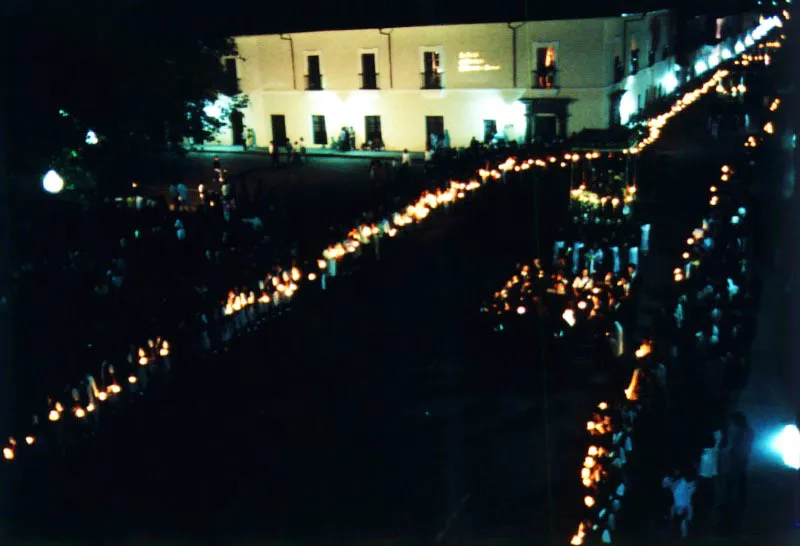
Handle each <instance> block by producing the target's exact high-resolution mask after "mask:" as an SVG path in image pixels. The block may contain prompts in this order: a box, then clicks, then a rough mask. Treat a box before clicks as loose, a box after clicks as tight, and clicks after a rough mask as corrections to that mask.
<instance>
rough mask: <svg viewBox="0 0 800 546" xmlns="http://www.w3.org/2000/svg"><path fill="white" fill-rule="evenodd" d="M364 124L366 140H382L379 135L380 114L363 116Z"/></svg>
mask: <svg viewBox="0 0 800 546" xmlns="http://www.w3.org/2000/svg"><path fill="white" fill-rule="evenodd" d="M364 125H365V129H366V131H364V134H365V135H366V137H367V142H372V143H373V144H376V143H378V142H380V141H382V140H383V137H382V136H381V117H380V116H364Z"/></svg>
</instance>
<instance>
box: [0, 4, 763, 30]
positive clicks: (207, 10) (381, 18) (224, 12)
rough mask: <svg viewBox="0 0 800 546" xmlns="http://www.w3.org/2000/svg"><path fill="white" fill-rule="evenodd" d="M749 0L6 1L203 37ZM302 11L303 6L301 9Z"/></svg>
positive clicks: (710, 7)
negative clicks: (144, 20) (121, 16)
mask: <svg viewBox="0 0 800 546" xmlns="http://www.w3.org/2000/svg"><path fill="white" fill-rule="evenodd" d="M753 3H754V2H749V1H748V0H705V1H703V0H694V1H692V0H605V1H598V2H587V1H586V0H558V1H547V2H543V1H540V0H527V6H526V1H525V0H513V1H511V2H504V3H499V2H485V1H484V2H466V1H464V0H405V1H403V2H376V1H374V0H351V1H349V2H333V1H330V0H307V1H305V2H302V3H300V4H294V5H293V4H290V3H278V2H276V3H272V2H264V1H263V0H239V1H238V2H235V3H220V2H212V1H211V0H115V1H114V2H108V1H100V0H73V1H72V2H69V3H65V2H61V1H60V0H45V1H42V0H36V1H30V0H28V1H26V0H5V1H4V2H0V13H4V12H5V13H8V12H12V13H13V12H21V11H31V10H35V12H36V13H37V14H44V13H48V14H53V13H55V12H59V17H60V18H62V19H61V20H63V17H81V18H89V19H92V20H94V21H96V22H97V24H103V22H104V20H106V19H108V16H109V14H110V13H111V12H112V11H116V12H121V11H126V10H129V9H133V10H135V11H140V13H142V12H144V13H146V14H147V15H146V17H148V18H150V19H152V20H154V21H155V20H156V19H158V20H160V21H161V22H164V20H167V21H174V22H175V24H176V25H181V26H182V27H183V28H184V29H186V28H187V27H189V28H192V29H194V30H196V31H197V32H201V33H208V32H213V33H220V34H226V35H241V34H269V33H278V32H300V31H305V30H333V29H345V28H375V27H386V28H390V27H399V26H416V25H436V24H458V23H478V22H504V21H521V20H536V19H539V20H542V19H560V18H572V17H604V16H615V15H620V14H621V13H623V12H628V13H633V12H637V11H643V10H644V11H647V10H653V9H659V8H665V7H672V8H679V9H681V10H685V11H690V12H691V11H715V10H716V9H717V7H718V9H722V10H724V11H736V10H737V9H739V10H741V9H742V8H743V6H747V5H752V4H753ZM295 6H296V7H295Z"/></svg>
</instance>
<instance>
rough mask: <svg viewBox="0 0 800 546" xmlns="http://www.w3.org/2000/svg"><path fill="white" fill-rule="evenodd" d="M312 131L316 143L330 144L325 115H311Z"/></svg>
mask: <svg viewBox="0 0 800 546" xmlns="http://www.w3.org/2000/svg"><path fill="white" fill-rule="evenodd" d="M311 132H312V133H313V137H314V144H319V145H321V146H325V145H327V144H328V131H327V130H326V128H325V116H311Z"/></svg>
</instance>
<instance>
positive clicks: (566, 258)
mask: <svg viewBox="0 0 800 546" xmlns="http://www.w3.org/2000/svg"><path fill="white" fill-rule="evenodd" d="M743 81H744V76H743V75H742V73H741V72H740V71H735V72H734V73H733V74H732V73H731V71H729V70H720V71H718V72H716V73H715V74H714V75H713V76H712V77H711V78H710V79H709V80H707V81H706V83H705V84H704V85H702V86H701V87H699V88H698V89H697V90H696V91H693V92H689V93H687V94H686V95H684V98H683V99H681V100H680V101H679V106H678V107H677V108H676V107H675V106H673V107H672V109H671V110H670V111H669V113H668V114H667V115H663V114H661V115H658V116H656V117H655V118H654V119H653V120H650V121H649V122H647V123H644V126H646V127H648V128H649V129H650V131H649V136H648V137H645V138H644V140H643V141H642V143H643V144H644V145H642V144H640V145H639V146H637V147H636V148H635V149H634V151H631V152H629V153H638V151H641V149H643V148H644V147H645V146H647V145H649V144H651V143H652V142H653V141H654V140H655V139H657V138H658V137H659V136H660V130H661V128H662V127H663V126H664V124H665V123H666V122H667V121H668V120H669V119H670V118H672V117H673V116H674V115H676V114H677V113H679V112H680V111H682V110H683V109H684V108H685V107H686V106H688V105H690V104H692V103H694V102H696V101H697V100H699V99H700V98H701V97H702V96H704V95H707V94H708V93H709V92H710V91H712V90H714V89H716V90H717V92H718V94H719V95H722V96H723V100H724V96H725V95H726V94H725V93H721V92H720V91H719V89H717V88H718V87H721V86H724V85H725V84H726V83H727V84H731V82H734V83H736V85H737V93H738V95H739V97H738V99H739V100H736V101H735V102H736V104H737V105H739V106H738V107H736V108H733V107H730V106H719V105H717V103H716V101H719V99H716V98H715V99H709V100H708V101H706V102H707V104H708V106H709V107H711V109H712V111H716V112H720V111H723V112H725V116H721V115H720V116H719V117H715V118H714V123H710V124H709V127H708V130H709V134H710V136H711V137H712V138H714V139H716V138H719V130H720V129H719V124H720V123H722V124H723V126H724V127H725V130H726V131H736V130H739V129H747V128H748V127H750V126H751V123H753V120H758V119H761V116H759V115H758V114H757V113H754V112H749V111H748V109H745V108H742V104H745V101H744V100H742V94H743V93H744V92H745V89H746V87H745V85H744V83H742V82H743ZM739 86H741V87H739ZM734 98H736V97H734ZM710 101H715V102H713V103H711V102H710ZM725 104H726V105H727V104H728V103H727V102H726V103H725ZM747 104H748V105H749V106H751V107H752V106H753V104H754V103H753V102H752V101H748V102H747ZM779 105H780V100H779V99H776V98H774V97H766V98H764V101H763V104H760V106H761V107H762V108H769V110H770V111H771V112H774V111H775V110H776V109H777V107H778V106H779ZM731 116H733V117H731ZM745 116H746V117H745ZM776 131H777V129H776V127H775V125H774V123H773V122H771V121H770V122H767V123H766V125H765V126H764V132H765V133H766V134H767V135H772V134H773V133H775V132H776ZM762 141H763V138H762V137H757V136H753V135H750V136H748V137H746V139H745V147H746V148H749V149H753V148H758V147H759V146H760V145H761V143H762ZM589 155H591V154H589ZM598 155H599V154H598ZM755 161H756V160H755V157H754V154H753V153H748V154H747V155H746V156H745V159H744V161H742V162H741V164H739V165H737V166H735V167H732V166H730V165H723V166H722V167H721V170H720V173H719V179H718V180H714V181H713V182H712V183H711V186H710V195H709V207H710V212H709V214H708V215H707V217H706V218H704V219H703V220H702V222H701V225H700V226H699V227H697V228H696V229H694V230H693V231H692V233H691V234H690V236H689V238H688V239H687V240H686V248H685V251H684V253H683V254H682V259H683V263H682V264H681V265H680V266H679V267H677V268H675V270H674V272H673V281H674V286H673V291H672V292H670V293H669V294H668V295H666V300H665V301H663V305H662V306H661V309H663V310H664V312H663V315H662V316H661V317H660V319H659V320H658V321H656V326H655V327H654V328H652V331H650V332H649V333H648V334H647V335H646V336H645V337H644V338H643V339H642V340H641V342H640V343H638V344H634V343H633V339H632V338H631V335H630V333H629V332H631V331H635V330H637V309H638V305H637V303H636V300H637V293H638V286H637V285H638V284H639V282H637V281H638V266H639V254H640V253H641V254H642V256H644V255H646V254H647V253H648V250H649V237H650V229H651V226H650V224H649V223H634V222H633V219H634V218H635V215H634V214H633V213H634V203H635V200H636V189H635V186H633V185H627V186H623V187H620V185H619V181H620V180H623V179H626V178H627V176H625V175H627V174H628V173H627V169H626V173H625V175H623V173H622V172H620V169H618V170H617V171H616V172H615V171H614V169H613V168H612V169H605V168H601V169H594V168H592V162H591V161H587V162H585V163H584V168H583V169H582V170H581V176H580V178H579V180H578V181H574V179H573V189H572V190H571V194H570V209H571V211H572V214H571V215H570V216H571V220H572V222H571V225H569V226H568V227H567V228H566V229H563V230H562V231H561V232H560V233H559V236H558V237H557V239H556V241H555V243H554V249H553V257H552V269H551V264H550V263H547V264H546V265H545V264H543V263H542V260H541V259H540V258H536V259H534V260H533V262H532V264H527V265H523V266H521V267H520V269H519V270H518V271H517V272H516V274H515V275H514V276H513V277H512V278H511V279H510V280H509V281H508V282H507V283H506V285H505V286H504V287H503V289H502V290H500V291H498V292H496V293H495V294H494V297H493V300H492V301H491V302H490V303H489V304H488V305H486V306H485V307H484V308H483V309H482V310H483V311H484V312H487V313H488V314H489V316H491V317H492V323H493V326H494V330H495V331H503V330H505V329H506V328H507V326H509V325H512V324H516V325H517V326H518V325H519V324H528V326H527V327H526V331H529V328H530V324H531V322H530V320H529V315H530V311H534V317H535V321H536V322H535V324H536V325H537V327H541V326H542V324H543V323H544V325H546V327H547V328H546V331H547V332H549V333H551V334H552V336H553V337H554V338H555V339H556V342H558V341H559V340H562V339H564V338H565V333H566V340H567V342H566V343H564V344H563V345H562V347H561V349H562V352H561V353H559V354H570V353H575V352H576V351H579V350H580V348H581V347H582V346H584V345H585V344H586V343H587V342H588V345H589V347H591V348H592V349H591V350H590V352H591V353H592V354H593V360H594V361H595V362H596V363H597V364H598V368H599V369H600V370H610V371H611V374H610V382H609V384H610V385H611V386H612V387H611V390H610V391H609V392H608V393H606V396H605V399H606V400H607V401H603V402H601V403H599V404H598V405H597V407H596V408H595V409H594V410H593V412H592V416H591V418H590V420H589V421H588V422H587V431H588V434H589V438H588V442H589V443H590V445H588V446H587V452H586V458H585V460H584V463H583V468H582V469H581V482H582V485H583V487H584V488H585V497H584V499H583V501H584V502H583V504H584V505H585V506H584V508H585V510H586V512H585V514H584V515H583V516H582V518H581V520H580V523H579V525H578V529H577V532H576V533H575V534H574V535H573V537H572V544H575V545H579V544H584V543H585V541H586V540H589V539H590V537H591V539H592V540H596V541H597V542H601V543H604V544H610V543H612V542H613V538H614V536H615V535H616V533H617V529H618V521H619V518H620V516H621V517H622V519H623V521H624V520H625V519H626V517H629V516H630V517H633V514H632V513H633V512H635V511H636V510H637V509H641V507H637V508H636V509H631V508H629V509H628V510H623V509H622V507H623V497H624V496H625V495H626V490H628V485H629V484H630V483H633V484H634V491H635V494H636V495H638V497H636V499H637V501H641V502H642V504H644V505H646V506H647V508H649V509H651V510H650V514H661V515H662V517H663V518H664V520H665V521H667V522H670V524H671V525H673V526H674V530H675V531H674V532H675V534H676V535H677V536H681V537H686V536H688V535H689V532H690V528H691V527H692V526H693V522H695V523H696V524H697V526H698V527H700V528H701V529H703V530H708V529H711V528H712V527H714V528H717V529H720V530H725V531H733V530H735V528H736V527H737V525H738V524H739V523H740V521H741V515H742V512H743V509H744V504H745V500H746V469H747V465H748V460H749V455H750V450H751V448H752V442H753V430H752V428H751V427H750V425H749V424H748V419H747V417H746V416H745V415H744V414H743V413H742V412H741V411H737V410H736V398H737V394H738V393H740V392H741V390H742V389H743V387H744V385H745V383H746V380H747V377H748V374H749V370H750V347H751V345H752V343H753V340H754V338H755V314H756V309H757V299H758V283H757V279H756V277H755V275H754V274H753V271H752V265H751V264H752V262H753V260H754V252H753V244H752V241H753V239H752V237H753V232H754V230H755V228H754V226H753V225H752V223H751V216H752V215H751V214H750V213H749V209H750V204H749V202H748V195H749V191H750V189H749V188H748V187H747V186H748V184H749V183H752V178H753V177H752V174H753V172H754V171H755V165H756V163H755ZM587 167H589V168H587ZM598 171H599V173H601V174H598ZM575 186H577V187H575ZM636 226H638V229H636ZM623 270H625V271H623ZM661 296H662V297H663V296H664V294H662V295H661ZM609 363H613V366H608V364H609ZM674 430H680V431H681V436H682V437H684V438H686V440H687V441H684V442H678V443H673V442H668V441H667V439H666V438H667V437H668V432H667V431H674ZM634 448H635V451H634ZM662 493H663V494H662ZM667 495H668V497H667ZM628 496H630V494H629V495H628ZM668 498H669V499H670V500H671V502H669V500H667V499H668ZM661 499H663V503H662V501H661ZM648 501H649V502H648ZM637 515H641V512H639V514H637ZM656 519H658V518H656Z"/></svg>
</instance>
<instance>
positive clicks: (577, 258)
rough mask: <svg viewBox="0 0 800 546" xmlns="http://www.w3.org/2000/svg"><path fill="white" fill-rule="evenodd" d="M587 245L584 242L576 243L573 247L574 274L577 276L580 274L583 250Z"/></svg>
mask: <svg viewBox="0 0 800 546" xmlns="http://www.w3.org/2000/svg"><path fill="white" fill-rule="evenodd" d="M584 246H585V245H584V244H583V241H575V244H574V245H572V274H573V275H576V274H577V273H578V269H579V268H580V265H581V249H582V248H583V247H584Z"/></svg>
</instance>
